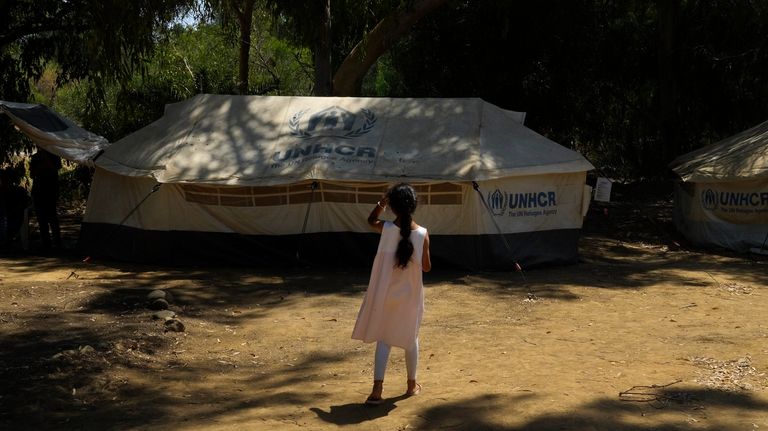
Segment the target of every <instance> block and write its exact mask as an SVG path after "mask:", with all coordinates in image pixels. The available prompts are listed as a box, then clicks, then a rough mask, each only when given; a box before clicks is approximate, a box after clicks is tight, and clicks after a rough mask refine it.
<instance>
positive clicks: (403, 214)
mask: <svg viewBox="0 0 768 431" xmlns="http://www.w3.org/2000/svg"><path fill="white" fill-rule="evenodd" d="M387 197H388V200H389V206H390V208H392V212H394V213H395V215H396V216H397V217H398V218H399V221H400V237H401V238H400V242H399V243H398V244H397V251H395V258H396V259H397V263H396V266H397V267H399V268H405V267H406V266H408V262H410V261H411V257H412V256H413V244H412V243H411V223H413V212H414V211H416V205H417V198H416V190H414V189H413V187H411V186H410V185H408V184H406V183H400V184H398V185H396V186H394V187H392V188H391V189H390V190H389V192H388V193H387Z"/></svg>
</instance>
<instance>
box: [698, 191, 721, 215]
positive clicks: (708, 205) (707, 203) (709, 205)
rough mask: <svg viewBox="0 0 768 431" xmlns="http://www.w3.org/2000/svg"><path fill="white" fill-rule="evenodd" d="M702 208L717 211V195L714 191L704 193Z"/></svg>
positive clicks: (702, 193) (702, 194)
mask: <svg viewBox="0 0 768 431" xmlns="http://www.w3.org/2000/svg"><path fill="white" fill-rule="evenodd" d="M701 206H703V207H704V209H707V210H710V211H712V210H715V209H717V193H716V192H715V191H714V190H712V189H706V190H704V191H702V192H701Z"/></svg>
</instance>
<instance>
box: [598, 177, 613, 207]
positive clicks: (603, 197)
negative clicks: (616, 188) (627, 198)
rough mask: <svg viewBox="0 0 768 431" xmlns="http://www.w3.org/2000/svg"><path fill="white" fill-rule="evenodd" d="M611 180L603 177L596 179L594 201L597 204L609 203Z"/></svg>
mask: <svg viewBox="0 0 768 431" xmlns="http://www.w3.org/2000/svg"><path fill="white" fill-rule="evenodd" d="M611 184H612V183H611V180H609V179H608V178H604V177H598V178H597V184H595V201H597V202H610V201H611Z"/></svg>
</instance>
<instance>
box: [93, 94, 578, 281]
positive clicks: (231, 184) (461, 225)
mask: <svg viewBox="0 0 768 431" xmlns="http://www.w3.org/2000/svg"><path fill="white" fill-rule="evenodd" d="M523 119H524V114H523V113H519V112H512V111H506V110H503V109H500V108H498V107H496V106H494V105H492V104H489V103H487V102H484V101H483V100H480V99H394V98H315V97H279V96H274V97H263V96H224V95H198V96H196V97H194V98H192V99H189V100H186V101H183V102H180V103H176V104H172V105H168V106H167V107H166V111H165V115H164V116H163V117H162V118H160V119H159V120H157V121H156V122H154V123H152V124H150V125H149V126H147V127H145V128H143V129H141V130H139V131H137V132H135V133H133V134H131V135H129V136H127V137H125V138H123V139H122V140H120V141H118V142H116V143H114V144H112V145H111V146H110V147H109V148H108V149H107V150H106V151H105V152H104V153H103V154H102V155H101V156H100V157H99V158H98V159H97V160H96V165H97V169H96V174H95V176H94V181H93V185H92V189H91V194H90V196H89V199H88V204H87V210H86V214H85V219H84V223H83V229H82V233H81V243H82V244H83V245H84V246H85V247H86V248H87V249H88V250H90V251H91V252H92V253H94V254H106V255H110V256H112V257H117V258H125V259H132V260H135V259H140V260H166V261H177V262H178V261H182V262H189V261H200V260H208V259H216V260H226V261H231V262H240V263H248V262H254V263H256V262H270V263H275V262H282V263H286V264H290V263H292V262H294V261H295V260H296V259H297V258H298V259H299V260H301V261H310V262H329V263H336V264H348V263H352V264H354V263H365V264H367V263H368V262H369V261H370V258H371V256H372V255H373V253H375V247H376V241H377V237H376V235H375V234H373V233H371V231H370V230H369V228H368V226H367V224H366V217H367V215H368V213H369V211H370V210H371V208H372V206H373V205H375V202H376V201H377V200H378V199H379V198H380V197H381V195H382V193H383V192H384V191H385V190H386V188H387V187H388V186H390V185H392V184H394V183H396V182H400V181H406V182H410V183H412V184H414V185H416V187H417V191H418V192H419V195H420V206H419V208H418V210H417V212H416V215H415V217H416V220H417V221H418V222H419V223H420V224H423V225H424V226H427V228H428V229H429V231H430V237H431V238H432V247H433V256H434V258H435V260H436V261H437V262H446V263H449V264H452V265H460V266H468V267H497V268H511V267H513V265H514V262H515V261H516V260H517V261H519V262H521V263H522V264H523V265H531V264H539V263H544V262H573V261H575V260H576V259H577V242H578V235H579V231H580V228H581V225H582V219H583V215H584V214H585V212H586V209H587V206H588V205H589V198H590V193H589V187H588V186H585V176H586V172H587V171H588V170H590V169H592V165H590V164H589V162H587V161H586V160H585V159H584V158H583V157H582V156H581V155H580V154H578V153H576V152H574V151H571V150H569V149H567V148H565V147H562V146H560V145H558V144H556V143H555V142H552V141H551V140H549V139H547V138H545V137H543V136H541V135H539V134H537V133H535V132H533V131H532V130H530V129H528V128H526V127H525V126H524V125H523ZM473 182H474V183H473ZM158 185H159V187H158ZM473 185H474V187H473ZM390 216H391V214H390Z"/></svg>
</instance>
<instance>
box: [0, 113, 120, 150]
mask: <svg viewBox="0 0 768 431" xmlns="http://www.w3.org/2000/svg"><path fill="white" fill-rule="evenodd" d="M0 112H2V113H4V114H5V115H7V116H8V118H9V119H10V120H11V121H12V122H13V124H14V125H15V126H16V128H18V130H19V131H20V132H21V133H23V134H25V135H26V136H27V137H28V138H29V139H30V140H31V141H32V142H34V143H35V144H36V145H38V146H40V147H42V148H44V149H45V150H46V151H49V152H51V153H53V154H56V155H58V156H60V157H63V158H65V159H67V160H72V161H75V162H78V163H82V164H86V165H92V164H93V162H92V159H93V158H94V157H96V156H97V155H98V154H99V153H100V152H101V151H103V150H104V149H105V148H106V147H107V146H108V145H109V142H108V141H107V140H106V138H104V137H102V136H99V135H96V134H94V133H91V132H89V131H88V130H85V129H83V128H81V127H79V126H78V125H77V124H75V123H73V122H72V121H71V120H70V119H68V118H66V117H64V116H61V115H59V114H58V113H57V112H55V111H53V110H51V109H50V108H48V107H47V106H45V105H41V104H31V103H15V102H6V101H3V100H0Z"/></svg>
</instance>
